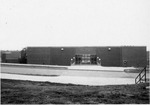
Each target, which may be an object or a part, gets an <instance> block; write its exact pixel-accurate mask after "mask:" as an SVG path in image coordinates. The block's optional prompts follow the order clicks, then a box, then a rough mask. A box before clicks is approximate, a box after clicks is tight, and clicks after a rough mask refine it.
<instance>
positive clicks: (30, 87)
mask: <svg viewBox="0 0 150 105" xmlns="http://www.w3.org/2000/svg"><path fill="white" fill-rule="evenodd" d="M148 85H149V84H148V83H147V84H139V85H108V86H85V85H73V84H60V83H50V82H33V81H22V80H9V79H1V103H2V104H100V103H105V104H129V103H130V104H149V90H147V89H146V88H145V87H146V86H148Z"/></svg>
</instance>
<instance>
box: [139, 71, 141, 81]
mask: <svg viewBox="0 0 150 105" xmlns="http://www.w3.org/2000/svg"><path fill="white" fill-rule="evenodd" d="M139 81H140V83H141V73H140V75H139Z"/></svg>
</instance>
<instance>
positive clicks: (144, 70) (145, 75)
mask: <svg viewBox="0 0 150 105" xmlns="http://www.w3.org/2000/svg"><path fill="white" fill-rule="evenodd" d="M144 69H145V70H144V71H145V82H146V67H145V68H144Z"/></svg>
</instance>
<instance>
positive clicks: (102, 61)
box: [26, 46, 147, 67]
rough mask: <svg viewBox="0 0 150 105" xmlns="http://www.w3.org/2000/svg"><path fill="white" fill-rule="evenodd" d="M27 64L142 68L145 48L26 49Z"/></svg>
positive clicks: (144, 61) (145, 60)
mask: <svg viewBox="0 0 150 105" xmlns="http://www.w3.org/2000/svg"><path fill="white" fill-rule="evenodd" d="M26 57H27V63H28V64H45V65H67V66H69V65H84V64H88V65H102V66H116V67H131V66H134V67H144V66H146V65H147V52H146V46H113V47H112V46H104V47H27V49H26Z"/></svg>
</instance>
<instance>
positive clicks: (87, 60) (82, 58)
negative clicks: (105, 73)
mask: <svg viewBox="0 0 150 105" xmlns="http://www.w3.org/2000/svg"><path fill="white" fill-rule="evenodd" d="M96 58H97V56H96V55H91V54H82V55H75V64H97V59H96Z"/></svg>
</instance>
